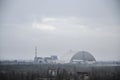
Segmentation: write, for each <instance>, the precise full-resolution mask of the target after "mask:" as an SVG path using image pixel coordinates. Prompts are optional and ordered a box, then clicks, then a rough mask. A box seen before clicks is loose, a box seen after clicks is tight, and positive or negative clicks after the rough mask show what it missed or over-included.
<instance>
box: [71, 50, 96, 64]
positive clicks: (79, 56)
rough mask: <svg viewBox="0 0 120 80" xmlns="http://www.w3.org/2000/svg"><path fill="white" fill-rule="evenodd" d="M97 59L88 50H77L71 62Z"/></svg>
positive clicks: (89, 61)
mask: <svg viewBox="0 0 120 80" xmlns="http://www.w3.org/2000/svg"><path fill="white" fill-rule="evenodd" d="M95 61H96V60H95V58H94V56H93V55H92V54H90V53H89V52H87V51H79V52H77V53H76V54H75V55H74V56H73V57H72V58H71V60H70V63H94V62H95Z"/></svg>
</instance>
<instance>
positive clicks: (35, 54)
mask: <svg viewBox="0 0 120 80" xmlns="http://www.w3.org/2000/svg"><path fill="white" fill-rule="evenodd" d="M35 57H37V47H36V46H35Z"/></svg>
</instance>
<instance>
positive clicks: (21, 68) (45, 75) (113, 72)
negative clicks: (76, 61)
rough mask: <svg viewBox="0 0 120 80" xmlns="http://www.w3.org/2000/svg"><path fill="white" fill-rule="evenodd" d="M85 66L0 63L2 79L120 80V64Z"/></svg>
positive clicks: (0, 76)
mask: <svg viewBox="0 0 120 80" xmlns="http://www.w3.org/2000/svg"><path fill="white" fill-rule="evenodd" d="M84 67H85V66H82V67H78V66H70V65H0V80H120V67H119V66H113V67H112V66H106V67H105V66H104V67H97V66H92V67H86V68H84ZM88 68H89V69H88Z"/></svg>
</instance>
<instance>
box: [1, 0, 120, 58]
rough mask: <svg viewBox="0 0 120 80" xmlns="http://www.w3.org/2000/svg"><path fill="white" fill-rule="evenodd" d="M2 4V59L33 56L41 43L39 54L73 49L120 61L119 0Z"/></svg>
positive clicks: (61, 54) (68, 0) (60, 52)
mask: <svg viewBox="0 0 120 80" xmlns="http://www.w3.org/2000/svg"><path fill="white" fill-rule="evenodd" d="M1 4H2V5H1V8H0V11H1V14H0V38H1V39H0V44H1V45H0V58H1V59H33V56H34V46H36V45H37V46H38V51H39V53H38V55H39V56H49V55H51V54H56V55H58V56H63V55H69V53H66V52H67V51H69V50H70V49H73V50H74V51H78V50H87V51H90V52H91V53H92V54H93V55H94V56H95V57H96V58H97V60H119V52H120V51H119V50H120V49H119V47H120V42H119V39H120V36H119V34H120V28H119V26H120V24H119V22H120V20H119V8H118V7H119V5H118V2H117V0H115V1H112V0H109V1H107V0H106V1H103V0H100V1H96V0H93V1H81V0H75V1H72V0H65V1H56V0H45V1H40V0H35V1H32V0H29V1H28V0H25V1H22V0H20V1H16V0H12V1H7V0H6V1H2V2H1ZM104 56H108V57H104ZM66 59H67V58H66ZM66 59H65V60H66Z"/></svg>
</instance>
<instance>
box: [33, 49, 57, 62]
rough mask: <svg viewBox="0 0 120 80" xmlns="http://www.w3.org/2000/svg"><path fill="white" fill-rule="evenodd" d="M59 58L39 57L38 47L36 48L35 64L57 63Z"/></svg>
mask: <svg viewBox="0 0 120 80" xmlns="http://www.w3.org/2000/svg"><path fill="white" fill-rule="evenodd" d="M57 61H58V58H57V56H55V55H53V56H51V57H37V47H35V57H34V63H57Z"/></svg>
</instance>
